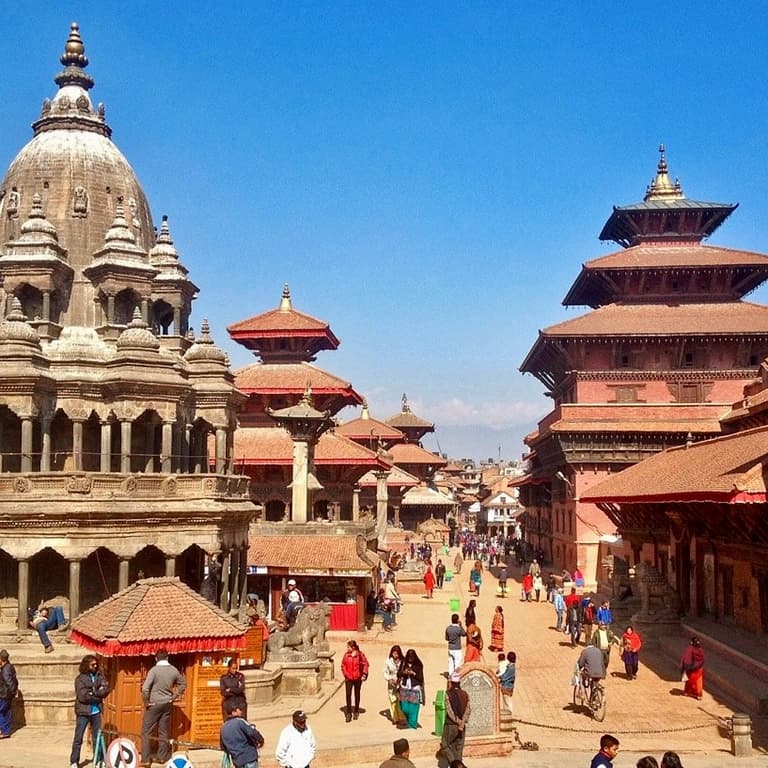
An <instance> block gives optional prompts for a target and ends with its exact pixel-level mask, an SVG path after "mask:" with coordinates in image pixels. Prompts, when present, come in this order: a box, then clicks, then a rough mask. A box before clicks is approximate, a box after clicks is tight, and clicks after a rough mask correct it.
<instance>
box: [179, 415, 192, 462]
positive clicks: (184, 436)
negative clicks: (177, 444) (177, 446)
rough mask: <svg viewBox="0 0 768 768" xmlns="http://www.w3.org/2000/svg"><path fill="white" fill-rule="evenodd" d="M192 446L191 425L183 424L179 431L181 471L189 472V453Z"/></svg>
mask: <svg viewBox="0 0 768 768" xmlns="http://www.w3.org/2000/svg"><path fill="white" fill-rule="evenodd" d="M191 447H192V425H191V424H184V425H183V426H182V432H181V471H182V472H184V473H185V474H189V472H190V461H189V453H190V449H191Z"/></svg>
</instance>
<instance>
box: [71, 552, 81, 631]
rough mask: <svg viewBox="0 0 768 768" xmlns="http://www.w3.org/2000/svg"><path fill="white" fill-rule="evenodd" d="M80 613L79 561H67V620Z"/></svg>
mask: <svg viewBox="0 0 768 768" xmlns="http://www.w3.org/2000/svg"><path fill="white" fill-rule="evenodd" d="M79 613H80V561H79V560H70V561H69V620H70V621H71V620H72V619H73V618H74V617H75V616H77V615H78V614H79Z"/></svg>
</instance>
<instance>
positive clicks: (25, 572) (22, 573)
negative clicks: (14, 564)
mask: <svg viewBox="0 0 768 768" xmlns="http://www.w3.org/2000/svg"><path fill="white" fill-rule="evenodd" d="M18 569H19V592H18V596H17V599H18V602H19V621H18V632H21V631H22V630H25V629H26V627H27V612H28V611H29V560H19V562H18ZM25 634H26V633H25Z"/></svg>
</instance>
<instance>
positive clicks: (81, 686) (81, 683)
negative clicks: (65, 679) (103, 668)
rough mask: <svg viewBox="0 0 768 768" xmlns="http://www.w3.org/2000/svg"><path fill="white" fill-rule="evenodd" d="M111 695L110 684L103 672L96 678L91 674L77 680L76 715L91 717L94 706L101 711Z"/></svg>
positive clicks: (98, 673) (82, 675) (80, 676)
mask: <svg viewBox="0 0 768 768" xmlns="http://www.w3.org/2000/svg"><path fill="white" fill-rule="evenodd" d="M108 694H109V683H108V682H107V679H106V678H105V677H104V675H102V674H101V672H97V673H96V675H95V679H94V677H92V676H91V674H90V673H89V672H86V673H84V674H80V675H78V676H77V677H76V678H75V714H76V715H90V714H91V710H92V709H93V706H94V704H95V705H96V706H97V707H98V708H99V710H101V709H102V708H103V706H104V699H106V698H107V695H108Z"/></svg>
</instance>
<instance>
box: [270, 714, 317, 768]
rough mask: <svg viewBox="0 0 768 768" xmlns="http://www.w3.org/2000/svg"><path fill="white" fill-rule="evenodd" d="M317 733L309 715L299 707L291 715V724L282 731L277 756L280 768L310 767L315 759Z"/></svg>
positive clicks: (278, 740) (276, 751) (278, 741)
mask: <svg viewBox="0 0 768 768" xmlns="http://www.w3.org/2000/svg"><path fill="white" fill-rule="evenodd" d="M316 752H317V744H316V743H315V734H314V733H312V729H311V728H310V727H309V723H307V715H306V714H305V712H304V711H303V710H301V709H297V710H296V711H295V712H294V713H293V714H292V715H291V723H290V725H286V726H285V728H283V730H282V731H281V732H280V736H279V737H278V739H277V747H275V757H276V758H277V763H278V765H279V766H280V768H309V766H310V764H311V762H312V761H313V760H314V759H315V753H316Z"/></svg>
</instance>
